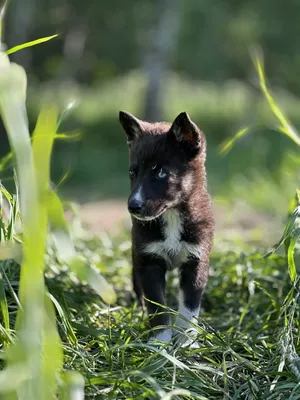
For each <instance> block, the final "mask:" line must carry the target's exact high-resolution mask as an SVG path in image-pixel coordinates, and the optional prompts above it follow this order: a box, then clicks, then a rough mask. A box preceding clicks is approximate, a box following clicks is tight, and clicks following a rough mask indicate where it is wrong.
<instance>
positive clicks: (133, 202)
mask: <svg viewBox="0 0 300 400" xmlns="http://www.w3.org/2000/svg"><path fill="white" fill-rule="evenodd" d="M141 209H142V203H141V201H139V200H137V199H135V198H132V199H130V200H129V201H128V210H129V212H131V213H138V212H140V211H141Z"/></svg>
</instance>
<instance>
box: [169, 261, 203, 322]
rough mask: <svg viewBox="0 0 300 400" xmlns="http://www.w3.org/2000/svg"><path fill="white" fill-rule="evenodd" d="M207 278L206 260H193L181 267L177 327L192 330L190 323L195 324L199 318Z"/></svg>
mask: <svg viewBox="0 0 300 400" xmlns="http://www.w3.org/2000/svg"><path fill="white" fill-rule="evenodd" d="M207 278H208V260H206V259H202V260H199V259H191V260H189V261H188V262H186V263H184V264H183V265H182V266H181V270H180V292H179V308H178V313H179V315H178V316H177V318H176V326H178V327H180V328H183V329H188V328H192V325H191V324H189V322H195V321H196V318H197V317H198V314H199V311H200V303H201V297H202V294H203V291H204V289H205V286H206V283H207ZM183 317H184V318H183Z"/></svg>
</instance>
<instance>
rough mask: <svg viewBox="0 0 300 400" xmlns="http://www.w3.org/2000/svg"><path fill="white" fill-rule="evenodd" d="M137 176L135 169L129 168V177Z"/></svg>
mask: <svg viewBox="0 0 300 400" xmlns="http://www.w3.org/2000/svg"><path fill="white" fill-rule="evenodd" d="M134 177H135V172H134V171H133V169H130V170H129V178H130V179H133V178H134Z"/></svg>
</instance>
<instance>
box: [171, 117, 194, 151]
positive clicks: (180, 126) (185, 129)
mask: <svg viewBox="0 0 300 400" xmlns="http://www.w3.org/2000/svg"><path fill="white" fill-rule="evenodd" d="M170 131H171V133H172V134H173V135H175V137H176V139H177V140H178V141H179V142H182V143H185V144H187V145H189V147H191V148H193V149H194V150H196V149H200V147H201V132H200V130H199V128H198V127H197V125H196V124H194V122H193V121H192V120H191V119H190V117H189V116H188V114H187V113H186V112H182V113H180V114H179V115H178V116H177V117H176V118H175V121H174V122H173V124H172V126H171V129H170Z"/></svg>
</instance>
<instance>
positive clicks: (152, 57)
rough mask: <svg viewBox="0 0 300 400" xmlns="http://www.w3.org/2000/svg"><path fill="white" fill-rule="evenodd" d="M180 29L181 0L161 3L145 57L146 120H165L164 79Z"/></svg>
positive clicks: (164, 0)
mask: <svg viewBox="0 0 300 400" xmlns="http://www.w3.org/2000/svg"><path fill="white" fill-rule="evenodd" d="M178 28H179V0H159V3H158V10H157V18H156V23H155V24H154V25H153V26H152V27H151V29H150V32H149V37H150V43H149V49H148V52H147V54H146V57H145V62H144V70H145V73H146V76H147V80H148V83H147V91H146V99H145V119H146V120H148V121H160V120H161V118H162V92H163V79H164V77H165V73H166V70H167V64H168V61H169V59H170V56H171V54H172V52H173V50H174V47H175V45H176V39H177V33H178Z"/></svg>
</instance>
